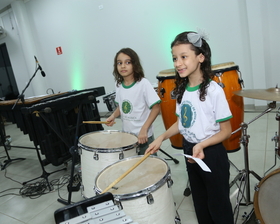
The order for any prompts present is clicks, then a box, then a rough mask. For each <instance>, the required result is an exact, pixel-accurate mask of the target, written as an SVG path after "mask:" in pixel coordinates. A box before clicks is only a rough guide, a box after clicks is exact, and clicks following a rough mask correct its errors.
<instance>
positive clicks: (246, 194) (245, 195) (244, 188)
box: [230, 101, 276, 218]
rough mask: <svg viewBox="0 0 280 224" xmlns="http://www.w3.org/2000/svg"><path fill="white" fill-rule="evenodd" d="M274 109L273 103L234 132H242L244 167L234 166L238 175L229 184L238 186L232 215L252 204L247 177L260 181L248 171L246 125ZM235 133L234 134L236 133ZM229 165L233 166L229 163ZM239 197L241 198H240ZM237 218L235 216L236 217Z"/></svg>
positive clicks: (258, 177)
mask: <svg viewBox="0 0 280 224" xmlns="http://www.w3.org/2000/svg"><path fill="white" fill-rule="evenodd" d="M275 107H276V102H275V101H273V102H272V103H270V104H268V108H267V109H266V110H265V111H264V112H262V113H261V114H260V115H258V116H257V117H255V118H254V119H252V120H251V121H249V122H248V123H245V122H243V123H241V127H240V128H239V129H237V130H236V131H239V130H240V129H241V130H242V135H241V139H240V143H241V144H242V145H243V149H244V166H245V168H244V169H243V170H239V169H238V168H237V167H236V166H234V167H235V168H236V169H237V170H238V172H239V173H238V175H237V176H236V177H235V178H234V180H233V181H232V182H231V183H230V187H232V186H233V185H234V184H236V185H237V186H238V194H237V198H236V201H237V202H236V206H235V208H234V214H235V213H237V215H238V213H239V206H240V205H245V206H248V205H250V204H252V203H253V202H252V201H251V197H250V178H249V175H250V174H253V176H254V177H255V178H256V179H258V180H259V181H260V180H261V179H262V178H261V177H260V176H259V175H258V174H256V173H255V172H254V171H252V170H250V169H249V156H248V143H249V138H250V136H249V135H248V134H247V128H248V125H249V124H251V123H252V122H254V121H255V120H257V119H258V118H260V117H261V116H263V115H264V114H266V113H268V112H270V111H271V110H272V109H274V108H275ZM236 131H235V132H236ZM230 163H231V165H234V164H233V163H232V162H231V161H230ZM238 180H240V181H242V182H241V183H240V184H239V185H238V184H237V181H238ZM240 195H241V197H240ZM242 199H244V201H245V203H242V202H241V201H242ZM236 218H237V216H236Z"/></svg>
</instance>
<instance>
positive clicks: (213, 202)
mask: <svg viewBox="0 0 280 224" xmlns="http://www.w3.org/2000/svg"><path fill="white" fill-rule="evenodd" d="M194 145H195V144H193V143H189V142H187V141H186V140H185V139H184V142H183V148H184V153H185V154H188V155H192V148H193V146H194ZM204 155H205V158H204V159H203V161H204V162H205V163H206V165H207V166H208V167H209V168H210V170H211V172H205V171H203V170H202V169H201V168H200V166H199V165H198V164H197V163H189V162H187V161H186V164H187V171H188V175H189V180H190V186H191V191H192V197H193V202H194V208H195V212H196V216H197V220H198V222H199V224H233V223H234V221H233V212H232V207H231V203H230V198H229V161H228V156H227V152H226V149H225V148H224V146H223V144H222V143H220V144H217V145H213V146H210V147H207V148H205V149H204ZM186 160H187V158H186Z"/></svg>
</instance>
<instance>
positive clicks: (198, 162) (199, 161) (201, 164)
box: [174, 153, 211, 172]
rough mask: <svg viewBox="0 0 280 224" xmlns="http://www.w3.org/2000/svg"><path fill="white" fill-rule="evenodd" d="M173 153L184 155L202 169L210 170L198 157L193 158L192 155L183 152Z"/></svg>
mask: <svg viewBox="0 0 280 224" xmlns="http://www.w3.org/2000/svg"><path fill="white" fill-rule="evenodd" d="M174 155H176V156H185V157H187V158H191V159H193V160H194V161H195V162H196V163H197V164H198V165H199V166H200V167H201V169H202V170H204V171H206V172H211V170H210V169H209V167H208V166H207V165H206V164H205V163H204V162H203V161H202V160H201V159H199V158H194V157H192V156H190V155H186V154H183V153H178V154H174Z"/></svg>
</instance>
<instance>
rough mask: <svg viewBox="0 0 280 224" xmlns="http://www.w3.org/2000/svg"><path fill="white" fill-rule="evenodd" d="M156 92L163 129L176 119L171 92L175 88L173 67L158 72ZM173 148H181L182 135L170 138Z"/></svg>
mask: <svg viewBox="0 0 280 224" xmlns="http://www.w3.org/2000/svg"><path fill="white" fill-rule="evenodd" d="M157 79H158V89H157V93H158V95H159V97H160V99H161V104H160V107H161V115H162V119H163V123H164V126H165V129H166V130H167V129H168V128H170V127H171V126H172V125H173V124H174V123H175V122H176V121H177V116H176V98H175V96H174V94H173V90H174V88H175V69H166V70H163V71H161V72H159V74H158V76H157ZM170 141H171V145H172V147H173V148H176V149H182V148H183V136H182V135H181V134H177V135H174V136H172V137H171V138H170Z"/></svg>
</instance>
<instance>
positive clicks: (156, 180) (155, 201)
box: [94, 156, 181, 224]
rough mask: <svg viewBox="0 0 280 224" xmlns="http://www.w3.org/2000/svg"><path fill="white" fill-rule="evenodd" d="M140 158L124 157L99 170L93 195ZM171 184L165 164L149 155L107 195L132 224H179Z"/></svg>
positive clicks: (101, 190) (169, 174)
mask: <svg viewBox="0 0 280 224" xmlns="http://www.w3.org/2000/svg"><path fill="white" fill-rule="evenodd" d="M142 157H143V156H134V157H130V158H126V159H123V160H120V161H118V162H115V163H114V164H112V165H110V166H108V167H106V168H105V169H104V170H102V171H101V172H100V173H99V174H98V176H97V177H96V179H95V187H94V189H95V191H96V194H100V193H102V192H103V191H104V190H105V189H106V188H107V187H108V186H109V185H111V184H112V183H113V182H114V181H115V180H117V179H118V178H119V177H120V176H122V175H123V174H124V173H125V172H126V171H127V170H129V169H130V168H131V167H133V166H134V165H135V164H136V163H137V162H138V161H139V160H140V159H141V158H142ZM172 184H173V181H172V179H171V172H170V168H169V166H168V164H167V162H166V161H165V160H163V159H161V158H159V157H157V156H149V157H148V158H146V159H145V160H144V161H143V162H142V163H141V164H140V165H138V166H137V167H136V168H135V169H133V170H132V171H131V172H130V173H129V174H128V175H126V176H125V177H124V178H123V179H121V180H120V181H119V182H118V183H117V184H116V185H115V186H113V187H112V188H111V189H110V190H109V192H111V193H112V194H113V195H114V199H115V201H117V202H119V203H120V204H121V207H122V208H123V210H124V212H125V214H126V215H128V216H130V217H131V218H132V220H133V221H134V222H137V223H139V224H141V223H143V224H162V223H165V224H175V223H181V222H180V218H179V216H178V214H177V212H176V208H175V204H174V200H173V194H172V189H171V187H172Z"/></svg>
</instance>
